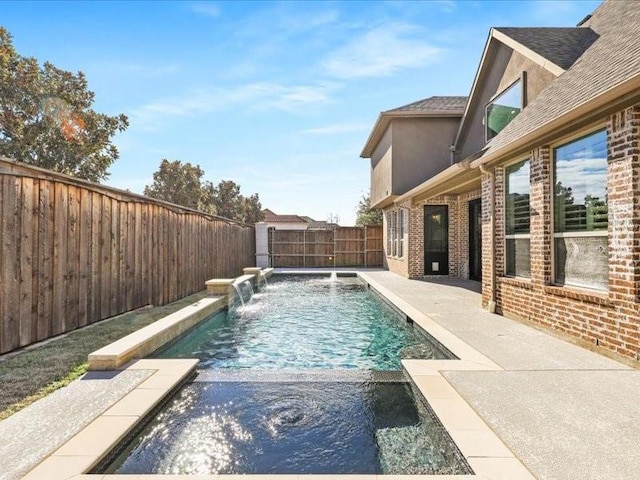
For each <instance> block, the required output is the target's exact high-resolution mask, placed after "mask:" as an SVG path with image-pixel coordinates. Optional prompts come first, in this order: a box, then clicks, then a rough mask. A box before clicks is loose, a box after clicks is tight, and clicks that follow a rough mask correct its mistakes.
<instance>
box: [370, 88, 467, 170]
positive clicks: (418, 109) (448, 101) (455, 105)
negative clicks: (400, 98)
mask: <svg viewBox="0 0 640 480" xmlns="http://www.w3.org/2000/svg"><path fill="white" fill-rule="evenodd" d="M466 103H467V97H460V96H450V97H441V96H440V97H429V98H424V99H422V100H418V101H417V102H413V103H409V104H407V105H403V106H401V107H398V108H393V109H391V110H386V111H384V112H381V113H380V115H378V120H376V123H375V125H374V126H373V129H372V130H371V133H370V134H369V138H368V139H367V142H366V143H365V145H364V147H363V149H362V152H361V153H360V157H362V158H371V155H372V154H373V151H374V150H375V148H376V146H377V145H378V142H379V141H380V139H381V138H382V135H383V134H384V132H385V130H386V129H387V127H388V126H389V123H391V120H392V119H394V118H428V117H435V118H437V117H461V116H462V114H463V113H464V107H465V104H466Z"/></svg>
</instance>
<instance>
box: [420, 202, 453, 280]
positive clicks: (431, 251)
mask: <svg viewBox="0 0 640 480" xmlns="http://www.w3.org/2000/svg"><path fill="white" fill-rule="evenodd" d="M424 274H425V275H449V211H448V207H447V206H446V205H425V207H424Z"/></svg>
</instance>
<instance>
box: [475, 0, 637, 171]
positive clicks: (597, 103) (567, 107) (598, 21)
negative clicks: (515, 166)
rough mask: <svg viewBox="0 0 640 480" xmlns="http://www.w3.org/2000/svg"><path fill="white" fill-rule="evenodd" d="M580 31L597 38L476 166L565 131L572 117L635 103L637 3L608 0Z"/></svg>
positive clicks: (582, 118)
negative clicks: (561, 129) (544, 134)
mask: <svg viewBox="0 0 640 480" xmlns="http://www.w3.org/2000/svg"><path fill="white" fill-rule="evenodd" d="M584 27H585V28H586V27H589V28H590V29H591V30H593V31H594V32H595V33H596V34H598V35H599V38H598V39H597V40H596V41H595V42H594V43H593V44H592V45H591V47H589V48H588V49H587V50H586V51H585V52H584V53H583V54H582V56H581V57H580V58H579V59H578V60H577V61H575V63H574V64H573V65H572V67H571V68H569V69H568V70H567V71H566V72H565V73H563V74H562V75H560V76H559V77H558V78H557V79H556V80H554V81H553V82H552V83H551V84H550V85H549V86H548V87H547V88H545V89H544V90H543V91H542V92H541V93H540V94H539V95H538V96H537V97H536V98H535V99H534V100H533V101H532V102H531V103H530V104H529V105H528V106H527V107H526V108H525V109H523V110H522V112H521V113H520V114H519V115H518V116H517V117H516V118H515V119H514V120H513V121H512V122H511V123H509V125H507V126H506V127H505V128H504V130H502V131H501V132H500V133H499V134H498V135H497V136H496V137H494V138H493V139H492V140H491V142H489V144H488V145H487V148H486V150H485V152H484V154H483V157H484V158H481V159H480V160H478V161H476V163H481V162H482V163H484V162H487V161H490V160H492V159H494V158H496V157H497V156H498V155H504V154H506V153H508V152H510V151H514V150H515V149H517V148H519V146H522V145H520V144H523V143H524V142H527V141H533V140H534V139H535V138H539V137H540V135H542V134H543V133H544V132H546V131H547V130H548V131H549V132H552V131H553V130H554V129H559V128H562V127H566V126H567V124H568V120H569V119H570V117H571V116H576V117H577V119H579V120H583V121H585V120H587V119H586V118H585V117H584V115H585V114H587V113H592V112H594V110H595V109H596V108H601V107H603V106H606V107H607V108H616V106H617V105H616V103H615V102H623V101H624V102H627V103H632V102H637V101H638V98H636V97H640V2H617V1H611V0H608V1H606V2H604V3H603V4H602V5H600V7H598V9H597V10H596V11H595V12H594V13H593V15H592V17H591V18H590V19H589V20H588V21H586V22H585V23H584ZM617 108H618V109H619V108H620V107H619V106H618V107H617ZM578 115H581V116H578Z"/></svg>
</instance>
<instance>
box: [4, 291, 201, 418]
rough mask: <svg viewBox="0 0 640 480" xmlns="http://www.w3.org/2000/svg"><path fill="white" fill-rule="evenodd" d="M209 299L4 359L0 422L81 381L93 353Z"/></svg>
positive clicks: (107, 324) (155, 310)
mask: <svg viewBox="0 0 640 480" xmlns="http://www.w3.org/2000/svg"><path fill="white" fill-rule="evenodd" d="M205 296H206V292H200V293H196V294H195V295H190V296H188V297H185V298H183V299H181V300H178V301H176V302H173V303H170V304H168V305H163V306H161V307H152V308H146V309H142V310H136V311H133V312H129V313H125V314H123V315H119V316H117V317H113V318H112V319H109V320H105V321H103V322H99V323H97V324H94V325H92V326H90V327H86V328H82V329H79V330H75V331H73V332H71V333H68V334H66V335H64V336H61V337H58V338H55V339H53V340H51V341H48V342H46V343H43V344H40V345H37V346H34V347H30V348H28V349H26V350H24V351H22V352H19V353H16V354H9V355H7V356H5V358H4V359H2V357H0V385H2V388H1V389H0V420H4V419H5V418H7V417H9V416H11V415H13V414H14V413H15V412H17V411H19V410H21V409H23V408H25V407H26V406H28V405H30V404H32V403H33V402H35V401H37V400H39V399H40V398H43V397H45V396H47V395H49V394H50V393H51V392H53V391H55V390H57V389H59V388H62V387H64V386H65V385H68V384H69V383H71V382H72V381H73V380H75V379H76V378H79V377H81V376H82V375H83V374H84V373H85V372H86V371H87V366H88V364H87V355H89V353H91V352H93V351H94V350H97V349H98V348H101V347H104V346H105V345H108V344H110V343H111V342H114V341H115V340H117V339H119V338H122V337H124V336H125V335H128V334H129V333H131V332H134V331H136V330H138V329H140V328H142V327H144V326H146V325H149V324H150V323H153V322H155V321H156V320H158V319H160V318H162V317H164V316H166V315H169V314H170V313H173V312H175V311H177V310H179V309H181V308H183V307H186V306H187V305H190V304H192V303H194V302H196V301H198V300H200V299H201V298H204V297H205Z"/></svg>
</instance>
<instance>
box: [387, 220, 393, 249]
mask: <svg viewBox="0 0 640 480" xmlns="http://www.w3.org/2000/svg"><path fill="white" fill-rule="evenodd" d="M386 217H387V256H388V257H391V256H393V252H392V251H391V250H392V249H393V212H387V215H386Z"/></svg>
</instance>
